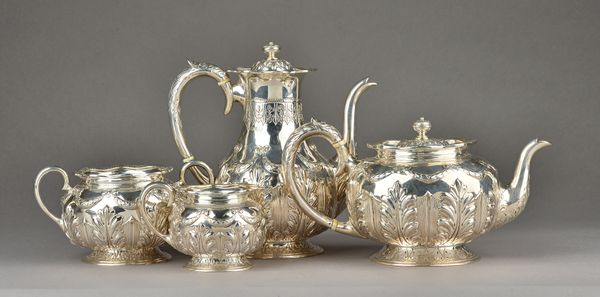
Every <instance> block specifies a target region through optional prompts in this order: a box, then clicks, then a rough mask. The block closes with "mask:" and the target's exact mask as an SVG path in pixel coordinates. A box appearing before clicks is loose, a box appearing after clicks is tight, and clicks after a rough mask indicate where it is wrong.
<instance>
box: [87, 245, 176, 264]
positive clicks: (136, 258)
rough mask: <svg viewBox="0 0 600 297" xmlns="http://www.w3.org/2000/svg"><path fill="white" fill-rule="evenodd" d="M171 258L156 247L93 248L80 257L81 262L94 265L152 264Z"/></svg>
mask: <svg viewBox="0 0 600 297" xmlns="http://www.w3.org/2000/svg"><path fill="white" fill-rule="evenodd" d="M170 259H171V255H169V254H167V253H165V252H163V251H161V250H160V249H159V248H158V247H157V248H147V249H134V250H130V249H115V248H105V249H96V250H93V251H92V253H91V254H89V255H87V256H86V257H85V258H83V259H82V261H83V262H86V263H91V264H96V265H107V266H112V265H131V264H134V265H135V264H154V263H160V262H165V261H168V260H170Z"/></svg>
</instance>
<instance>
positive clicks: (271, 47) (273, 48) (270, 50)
mask: <svg viewBox="0 0 600 297" xmlns="http://www.w3.org/2000/svg"><path fill="white" fill-rule="evenodd" d="M263 50H264V51H265V54H267V55H268V59H269V60H277V57H275V54H277V53H278V52H279V45H277V44H275V43H273V42H272V41H271V42H269V44H267V45H265V46H263Z"/></svg>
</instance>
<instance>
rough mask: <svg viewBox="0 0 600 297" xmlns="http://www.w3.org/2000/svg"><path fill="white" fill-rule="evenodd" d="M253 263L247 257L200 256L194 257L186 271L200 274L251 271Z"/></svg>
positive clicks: (187, 265) (186, 266)
mask: <svg viewBox="0 0 600 297" xmlns="http://www.w3.org/2000/svg"><path fill="white" fill-rule="evenodd" d="M252 266H253V265H252V263H250V261H248V258H246V256H244V255H241V256H229V257H224V258H220V257H211V256H199V257H193V258H192V260H190V262H188V263H187V264H186V265H185V266H183V267H184V268H185V269H189V270H193V271H200V272H216V271H242V270H246V269H250V268H251V267H252Z"/></svg>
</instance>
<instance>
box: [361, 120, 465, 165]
mask: <svg viewBox="0 0 600 297" xmlns="http://www.w3.org/2000/svg"><path fill="white" fill-rule="evenodd" d="M413 129H414V130H415V132H417V137H415V138H414V139H403V140H386V141H383V142H380V143H377V144H369V145H367V146H368V147H369V148H372V149H375V150H377V151H378V157H383V158H388V157H393V158H394V159H395V160H398V161H402V162H409V163H414V162H419V163H422V162H424V161H437V162H444V161H455V160H456V157H457V156H458V155H460V154H462V153H463V152H464V151H466V149H467V146H468V145H469V144H472V143H474V142H475V141H473V140H462V139H436V138H429V137H428V136H427V132H429V130H431V123H430V122H429V121H427V120H425V119H424V118H420V119H419V120H417V121H416V122H415V123H414V124H413Z"/></svg>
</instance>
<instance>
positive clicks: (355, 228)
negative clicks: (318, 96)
mask: <svg viewBox="0 0 600 297" xmlns="http://www.w3.org/2000/svg"><path fill="white" fill-rule="evenodd" d="M371 85H374V84H373V83H369V82H368V80H367V79H365V80H363V81H361V82H360V83H359V84H357V86H356V87H355V88H354V89H353V90H352V92H351V93H350V95H349V96H348V100H347V104H346V126H345V127H346V129H345V131H344V137H342V136H341V135H340V133H339V132H338V131H337V130H336V129H335V128H334V127H332V126H330V125H327V124H325V123H320V122H316V121H313V122H311V123H308V124H305V125H304V126H302V127H301V128H299V129H298V130H296V132H294V134H293V135H292V136H291V137H290V141H289V142H288V143H287V145H286V147H285V150H284V160H285V161H284V171H285V177H286V181H287V182H288V183H289V184H291V188H292V192H293V193H294V197H295V198H296V200H297V201H298V203H299V205H300V206H301V207H302V209H303V210H304V211H305V212H306V213H307V214H308V215H310V216H311V217H312V218H314V219H315V220H316V221H318V222H319V223H321V224H323V225H325V226H328V227H330V228H331V229H333V230H335V231H338V232H341V233H344V234H349V235H354V236H360V237H365V238H370V239H374V240H377V241H379V242H382V243H384V244H385V247H384V248H383V249H382V250H381V251H379V252H378V253H376V254H375V255H373V256H372V259H373V260H374V261H376V262H378V263H382V264H388V265H405V266H446V265H458V264H464V263H469V262H471V261H473V260H475V259H477V256H476V255H474V254H473V253H472V252H470V251H469V250H467V249H466V248H465V247H464V244H466V243H468V242H470V241H472V240H474V239H475V238H477V237H479V236H481V235H483V234H485V233H487V232H488V231H490V230H492V229H494V228H497V227H499V226H502V225H504V224H505V223H507V222H509V221H511V220H513V219H514V218H515V217H517V216H518V215H519V214H520V213H521V211H522V210H523V208H524V207H525V204H526V202H527V198H528V196H529V164H530V161H531V157H532V156H533V154H534V153H535V152H536V151H537V150H538V149H540V148H542V147H544V146H547V145H549V143H548V142H546V141H543V140H537V139H536V140H533V141H532V142H530V143H529V144H528V145H527V146H526V147H525V149H524V150H523V152H522V153H521V157H520V159H519V162H518V164H517V169H516V170H515V177H514V179H513V181H512V183H511V185H510V186H509V187H507V188H505V187H503V186H502V185H500V183H499V181H498V175H497V172H496V169H494V168H493V167H492V166H491V165H490V164H488V163H487V162H485V161H483V160H481V159H480V158H477V157H475V156H472V155H471V154H470V153H469V151H468V145H469V144H470V143H471V142H467V141H462V140H435V139H429V138H428V137H427V135H426V133H427V131H429V129H430V128H431V124H430V123H429V122H427V121H425V120H424V119H422V118H421V120H419V121H417V122H416V123H415V124H414V126H413V128H414V129H415V130H416V131H417V133H418V135H417V138H416V139H414V140H388V141H384V142H382V143H380V144H377V145H372V146H370V147H371V148H373V149H375V150H376V156H374V157H371V158H367V159H364V160H357V159H356V158H355V155H354V149H353V147H354V144H353V132H352V131H353V126H354V108H355V105H356V102H357V100H358V98H359V95H360V94H361V93H362V92H363V91H364V90H365V89H366V88H367V87H369V86H371ZM312 136H319V137H323V138H325V139H326V140H328V141H329V142H331V143H332V144H333V145H334V147H335V148H336V150H337V152H338V168H340V170H346V171H348V177H347V179H348V185H347V191H346V193H347V206H348V211H349V214H350V219H349V221H348V222H339V221H337V220H335V219H333V218H331V217H330V216H327V215H325V214H323V213H320V212H319V211H318V210H316V209H314V208H312V207H311V206H310V205H308V204H306V203H303V200H304V197H303V194H302V193H301V191H297V189H298V186H299V185H300V182H298V181H297V174H296V172H295V169H294V165H293V164H294V163H295V159H296V156H297V154H296V152H297V150H298V148H299V146H300V144H301V143H302V142H303V141H305V140H306V139H307V138H309V137H312Z"/></svg>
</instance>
